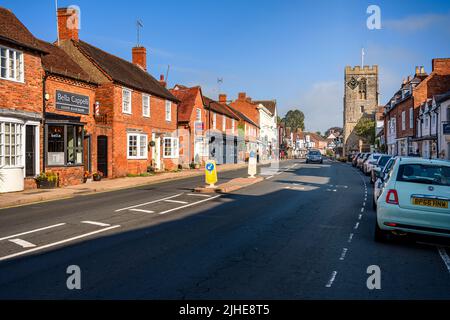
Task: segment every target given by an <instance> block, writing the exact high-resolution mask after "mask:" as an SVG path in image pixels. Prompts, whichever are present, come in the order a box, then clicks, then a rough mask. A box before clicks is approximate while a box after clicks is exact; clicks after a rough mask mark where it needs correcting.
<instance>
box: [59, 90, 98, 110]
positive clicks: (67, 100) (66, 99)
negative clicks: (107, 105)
mask: <svg viewBox="0 0 450 320" xmlns="http://www.w3.org/2000/svg"><path fill="white" fill-rule="evenodd" d="M55 100H56V109H58V110H61V111H68V112H73V113H81V114H89V106H90V104H89V97H88V96H83V95H81V94H76V93H70V92H65V91H59V90H56V99H55Z"/></svg>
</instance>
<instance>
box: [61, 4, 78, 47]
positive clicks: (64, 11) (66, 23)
mask: <svg viewBox="0 0 450 320" xmlns="http://www.w3.org/2000/svg"><path fill="white" fill-rule="evenodd" d="M57 16H58V39H59V40H63V41H64V40H75V41H78V39H79V38H78V32H79V22H80V21H79V13H78V10H77V9H75V8H73V7H69V8H58V12H57Z"/></svg>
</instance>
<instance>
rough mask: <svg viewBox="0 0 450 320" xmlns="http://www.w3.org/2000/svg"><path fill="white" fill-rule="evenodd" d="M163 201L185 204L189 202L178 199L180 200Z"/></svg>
mask: <svg viewBox="0 0 450 320" xmlns="http://www.w3.org/2000/svg"><path fill="white" fill-rule="evenodd" d="M164 202H170V203H179V204H187V203H189V202H186V201H180V200H170V199H169V200H164Z"/></svg>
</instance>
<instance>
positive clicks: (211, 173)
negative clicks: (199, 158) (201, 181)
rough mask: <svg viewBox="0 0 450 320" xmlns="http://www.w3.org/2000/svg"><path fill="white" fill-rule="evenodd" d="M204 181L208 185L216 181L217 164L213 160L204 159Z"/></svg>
mask: <svg viewBox="0 0 450 320" xmlns="http://www.w3.org/2000/svg"><path fill="white" fill-rule="evenodd" d="M205 182H206V184H209V185H214V184H215V183H216V182H217V166H216V162H215V161H214V160H208V161H206V165H205Z"/></svg>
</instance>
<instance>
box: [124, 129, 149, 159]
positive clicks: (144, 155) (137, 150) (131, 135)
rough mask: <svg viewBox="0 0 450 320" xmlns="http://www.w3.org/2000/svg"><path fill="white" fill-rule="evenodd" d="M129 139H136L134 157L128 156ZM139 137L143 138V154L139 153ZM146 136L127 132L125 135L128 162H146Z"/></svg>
mask: <svg viewBox="0 0 450 320" xmlns="http://www.w3.org/2000/svg"><path fill="white" fill-rule="evenodd" d="M130 137H136V155H135V156H133V155H131V156H130ZM141 137H142V138H145V147H144V154H142V153H141V147H142V145H141ZM147 143H148V136H147V134H145V133H138V132H128V133H127V159H129V160H147V159H148V148H147Z"/></svg>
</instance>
